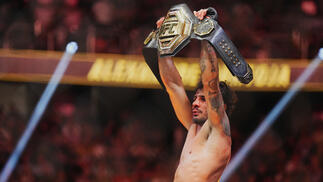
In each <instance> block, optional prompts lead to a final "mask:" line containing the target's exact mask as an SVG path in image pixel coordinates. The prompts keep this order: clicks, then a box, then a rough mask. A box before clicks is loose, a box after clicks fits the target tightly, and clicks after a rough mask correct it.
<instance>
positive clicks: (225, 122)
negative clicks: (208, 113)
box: [222, 119, 231, 136]
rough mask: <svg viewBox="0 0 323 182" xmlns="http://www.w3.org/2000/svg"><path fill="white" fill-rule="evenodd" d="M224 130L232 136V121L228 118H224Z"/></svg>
mask: <svg viewBox="0 0 323 182" xmlns="http://www.w3.org/2000/svg"><path fill="white" fill-rule="evenodd" d="M222 127H223V131H224V133H225V134H226V135H227V136H231V131H230V123H229V121H228V120H227V119H222Z"/></svg>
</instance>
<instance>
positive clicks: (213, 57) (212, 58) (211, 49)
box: [207, 44, 217, 73]
mask: <svg viewBox="0 0 323 182" xmlns="http://www.w3.org/2000/svg"><path fill="white" fill-rule="evenodd" d="M207 51H208V55H209V56H208V58H209V60H210V63H211V72H212V73H214V72H217V69H216V66H215V64H214V59H215V56H214V49H213V47H212V46H211V45H210V44H207Z"/></svg>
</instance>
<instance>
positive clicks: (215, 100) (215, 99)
mask: <svg viewBox="0 0 323 182" xmlns="http://www.w3.org/2000/svg"><path fill="white" fill-rule="evenodd" d="M219 97H220V95H219V94H216V95H213V96H210V104H211V106H212V109H213V110H216V111H217V112H219V108H220V106H221V102H220V99H219Z"/></svg>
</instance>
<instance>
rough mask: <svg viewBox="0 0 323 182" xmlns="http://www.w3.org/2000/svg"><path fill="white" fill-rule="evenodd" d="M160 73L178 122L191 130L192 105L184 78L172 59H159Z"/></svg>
mask: <svg viewBox="0 0 323 182" xmlns="http://www.w3.org/2000/svg"><path fill="white" fill-rule="evenodd" d="M158 63H159V72H160V75H161V78H162V81H163V83H164V85H165V87H166V90H167V93H168V95H169V98H170V100H171V102H172V105H173V108H174V110H175V113H176V116H177V118H178V120H179V121H180V122H181V123H182V124H183V125H184V127H185V128H186V129H189V128H190V126H191V124H192V110H191V103H190V101H189V99H188V97H187V95H186V92H185V89H184V85H183V82H182V78H181V76H180V74H179V72H178V70H177V69H176V67H175V65H174V62H173V60H172V59H171V57H166V58H159V60H158Z"/></svg>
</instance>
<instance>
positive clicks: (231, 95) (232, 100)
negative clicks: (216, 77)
mask: <svg viewBox="0 0 323 182" xmlns="http://www.w3.org/2000/svg"><path fill="white" fill-rule="evenodd" d="M219 86H220V91H221V94H222V98H223V102H224V104H225V105H226V107H227V108H226V110H225V112H226V113H227V115H228V116H230V115H231V114H232V111H233V110H234V108H235V105H236V103H237V101H238V97H237V95H236V93H235V92H234V91H233V90H232V89H231V88H230V87H229V86H228V85H227V84H226V83H225V82H224V81H220V82H219ZM200 89H203V83H202V81H200V82H199V83H198V85H197V87H196V89H195V92H196V91H197V90H200Z"/></svg>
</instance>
